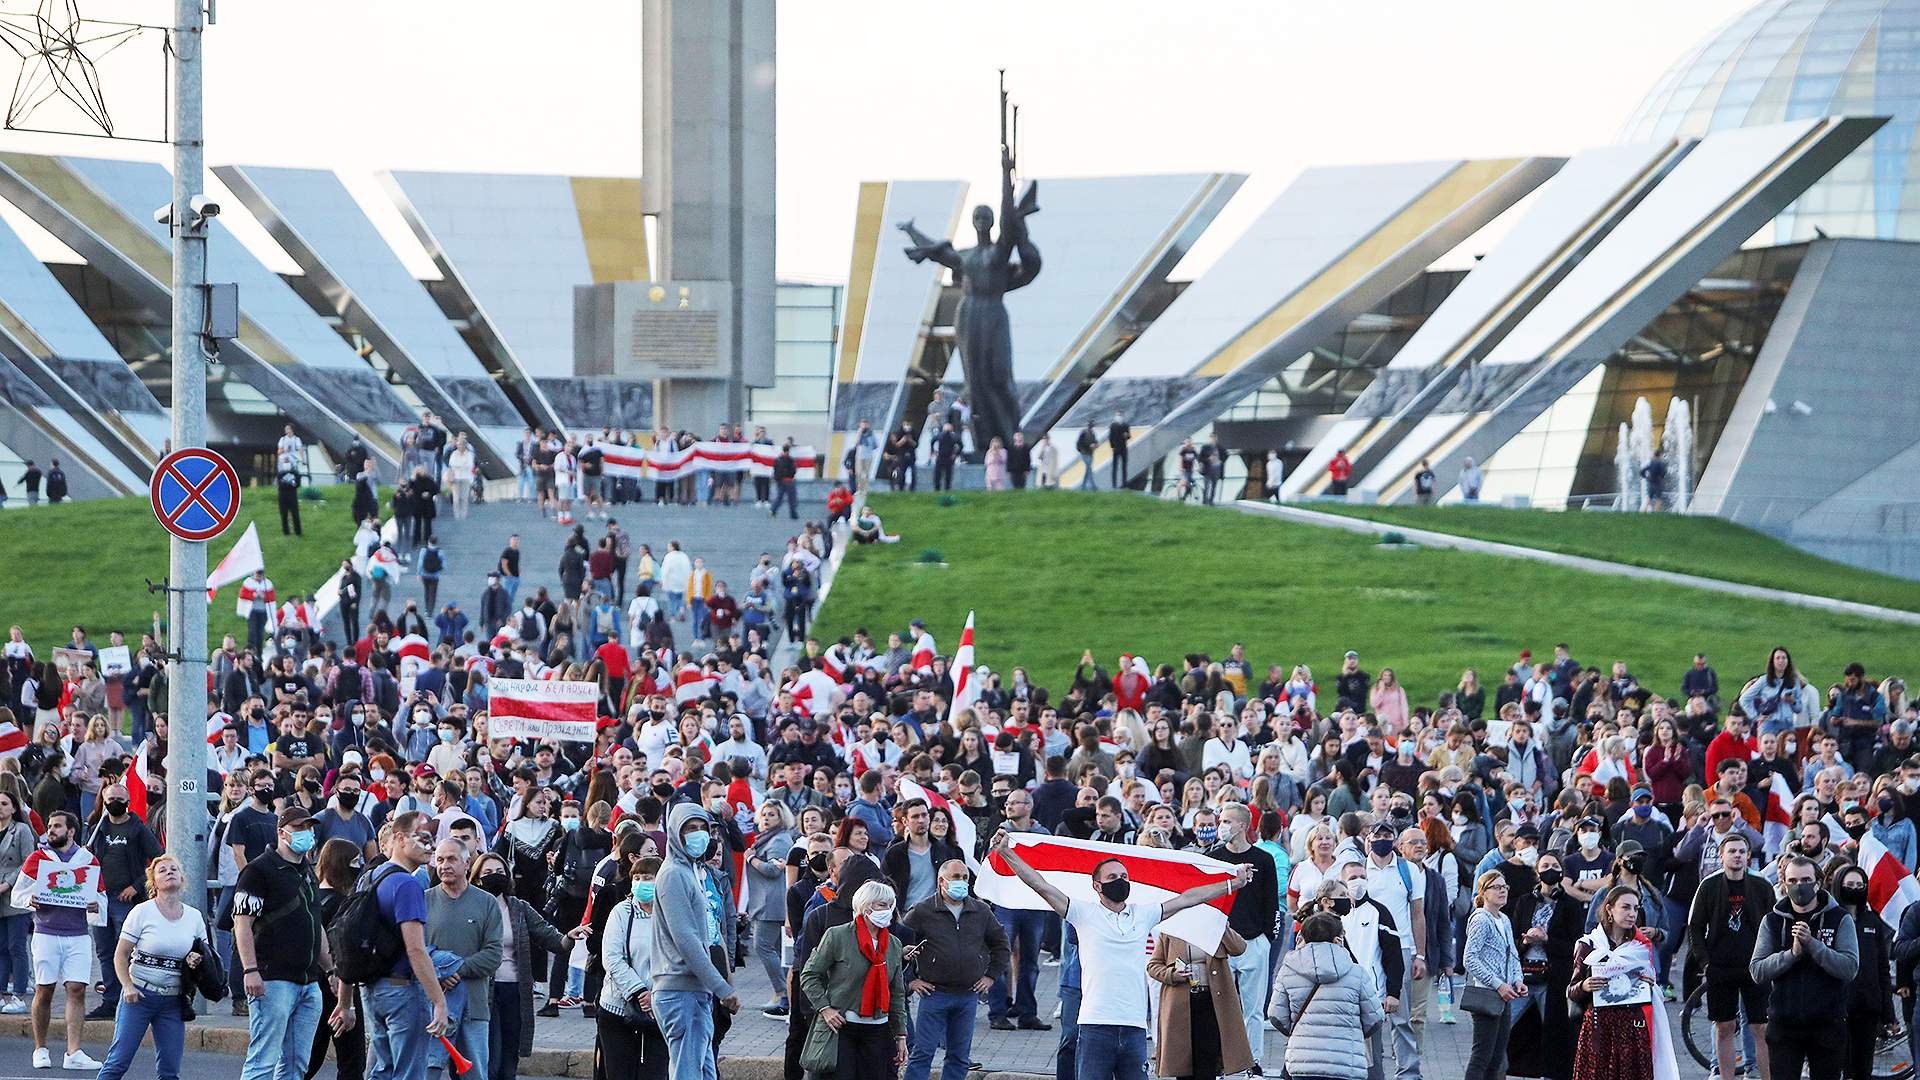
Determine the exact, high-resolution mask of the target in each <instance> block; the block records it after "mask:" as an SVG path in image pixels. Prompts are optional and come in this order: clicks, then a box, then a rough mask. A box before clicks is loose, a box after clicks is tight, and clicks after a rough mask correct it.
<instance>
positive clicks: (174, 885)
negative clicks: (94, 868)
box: [66, 855, 207, 1080]
mask: <svg viewBox="0 0 1920 1080" xmlns="http://www.w3.org/2000/svg"><path fill="white" fill-rule="evenodd" d="M186 887H187V874H186V871H185V870H183V869H182V868H181V866H180V860H179V859H177V858H175V857H174V856H172V855H161V856H159V857H158V858H156V859H154V860H153V861H152V862H150V863H148V864H147V892H148V894H149V895H150V896H151V897H152V899H149V900H143V901H141V902H140V903H138V904H135V905H134V906H133V910H132V911H129V912H128V913H127V920H126V922H125V923H123V924H122V925H121V928H120V942H119V944H118V945H117V946H116V947H115V949H114V952H113V967H114V971H115V973H116V974H118V975H119V976H120V1010H119V1013H118V1015H117V1016H116V1017H115V1019H114V1026H113V1045H112V1046H110V1047H108V1048H107V1060H106V1061H105V1062H103V1063H101V1064H100V1080H121V1077H123V1076H125V1075H126V1074H127V1067H128V1066H130V1065H132V1064H133V1055H134V1052H135V1051H137V1050H139V1049H140V1043H141V1041H142V1040H143V1039H145V1038H146V1034H147V1029H148V1028H152V1029H153V1047H154V1054H155V1056H156V1057H157V1058H158V1059H159V1060H158V1061H157V1062H156V1063H155V1069H156V1071H157V1072H158V1075H159V1076H160V1077H162V1080H176V1078H178V1077H179V1075H180V1056H181V1053H182V1051H184V1050H185V1049H186V1038H187V1023H186V1014H185V1011H184V1010H185V1008H186V1003H187V1001H188V1000H189V999H191V998H192V996H193V984H192V982H191V981H190V979H189V976H188V973H189V972H190V971H192V970H193V969H195V968H198V967H199V966H200V958H201V954H200V953H199V952H198V951H196V950H195V948H194V945H195V943H197V942H205V941H206V938H207V923H206V920H205V919H204V918H202V917H201V915H200V912H199V911H197V910H196V909H194V908H192V907H190V906H188V904H187V903H186V901H185V899H183V894H184V893H185V890H186ZM78 1058H79V1059H85V1058H86V1055H85V1054H84V1053H82V1054H80V1055H78ZM66 1065H67V1068H69V1069H74V1068H83V1067H85V1065H84V1064H81V1063H79V1062H78V1061H77V1060H76V1056H75V1055H74V1054H68V1055H67V1061H66Z"/></svg>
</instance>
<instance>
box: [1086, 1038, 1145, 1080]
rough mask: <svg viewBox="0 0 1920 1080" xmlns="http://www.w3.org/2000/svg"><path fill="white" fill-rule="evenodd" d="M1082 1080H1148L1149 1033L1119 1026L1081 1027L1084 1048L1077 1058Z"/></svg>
mask: <svg viewBox="0 0 1920 1080" xmlns="http://www.w3.org/2000/svg"><path fill="white" fill-rule="evenodd" d="M1073 1074H1074V1075H1075V1076H1076V1077H1078V1078H1079V1080H1144V1078H1145V1077H1146V1075H1147V1029H1146V1028H1143V1027H1121V1026H1120V1025H1118V1024H1081V1025H1080V1048H1079V1050H1078V1051H1076V1052H1075V1054H1074V1057H1073Z"/></svg>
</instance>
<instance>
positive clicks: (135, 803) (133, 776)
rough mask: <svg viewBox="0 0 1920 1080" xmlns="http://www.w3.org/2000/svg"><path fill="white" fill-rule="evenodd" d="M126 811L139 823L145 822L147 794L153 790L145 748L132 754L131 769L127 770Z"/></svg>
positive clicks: (142, 747) (140, 748)
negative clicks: (138, 820) (139, 821)
mask: <svg viewBox="0 0 1920 1080" xmlns="http://www.w3.org/2000/svg"><path fill="white" fill-rule="evenodd" d="M126 784H127V809H128V810H129V811H130V812H131V813H133V814H134V816H136V817H138V818H139V819H140V820H141V821H145V820H147V792H148V791H150V790H152V788H153V775H152V774H151V773H150V772H148V771H147V748H146V747H145V746H141V747H139V748H137V749H135V750H134V752H133V768H131V769H128V770H127V780H126Z"/></svg>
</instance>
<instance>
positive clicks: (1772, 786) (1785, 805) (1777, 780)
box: [1760, 772, 1799, 856]
mask: <svg viewBox="0 0 1920 1080" xmlns="http://www.w3.org/2000/svg"><path fill="white" fill-rule="evenodd" d="M1771 775H1772V777H1773V779H1771V780H1768V781H1767V808H1766V810H1765V811H1763V812H1762V813H1761V815H1760V820H1761V824H1762V826H1763V828H1764V836H1763V839H1764V840H1765V841H1766V848H1767V855H1768V856H1774V855H1778V854H1779V853H1780V849H1781V848H1783V847H1785V846H1786V843H1787V840H1788V837H1789V834H1790V833H1792V832H1793V800H1795V799H1797V798H1799V795H1797V794H1796V793H1795V792H1794V790H1793V781H1791V780H1789V779H1787V775H1786V774H1785V773H1781V772H1776V773H1772V774H1771Z"/></svg>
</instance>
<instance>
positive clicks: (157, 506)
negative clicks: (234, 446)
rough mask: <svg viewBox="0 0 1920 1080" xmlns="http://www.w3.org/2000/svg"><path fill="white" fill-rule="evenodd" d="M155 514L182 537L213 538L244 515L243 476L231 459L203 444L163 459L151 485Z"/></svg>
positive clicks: (168, 529) (185, 538) (194, 538)
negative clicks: (230, 462) (242, 511)
mask: <svg viewBox="0 0 1920 1080" xmlns="http://www.w3.org/2000/svg"><path fill="white" fill-rule="evenodd" d="M148 493H149V495H151V496H152V499H153V516H154V517H157V518H159V519H160V524H161V525H164V526H165V527H166V530H167V531H168V532H170V533H172V534H173V535H175V536H177V537H179V538H180V539H182V540H211V539H213V538H214V537H216V536H219V535H220V534H221V533H223V532H226V531H227V526H229V525H232V524H233V519H234V518H236V517H238V516H239V515H240V476H239V474H238V473H235V472H234V471H233V466H232V465H230V464H228V463H227V459H226V458H223V457H221V456H220V455H219V454H216V453H214V452H213V451H211V450H208V449H207V448H206V447H203V446H189V447H187V448H186V449H185V450H175V451H174V452H173V453H171V454H168V455H167V456H166V457H163V458H161V459H160V464H159V466H158V467H156V468H155V469H154V470H153V482H152V484H151V485H149V488H148Z"/></svg>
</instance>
